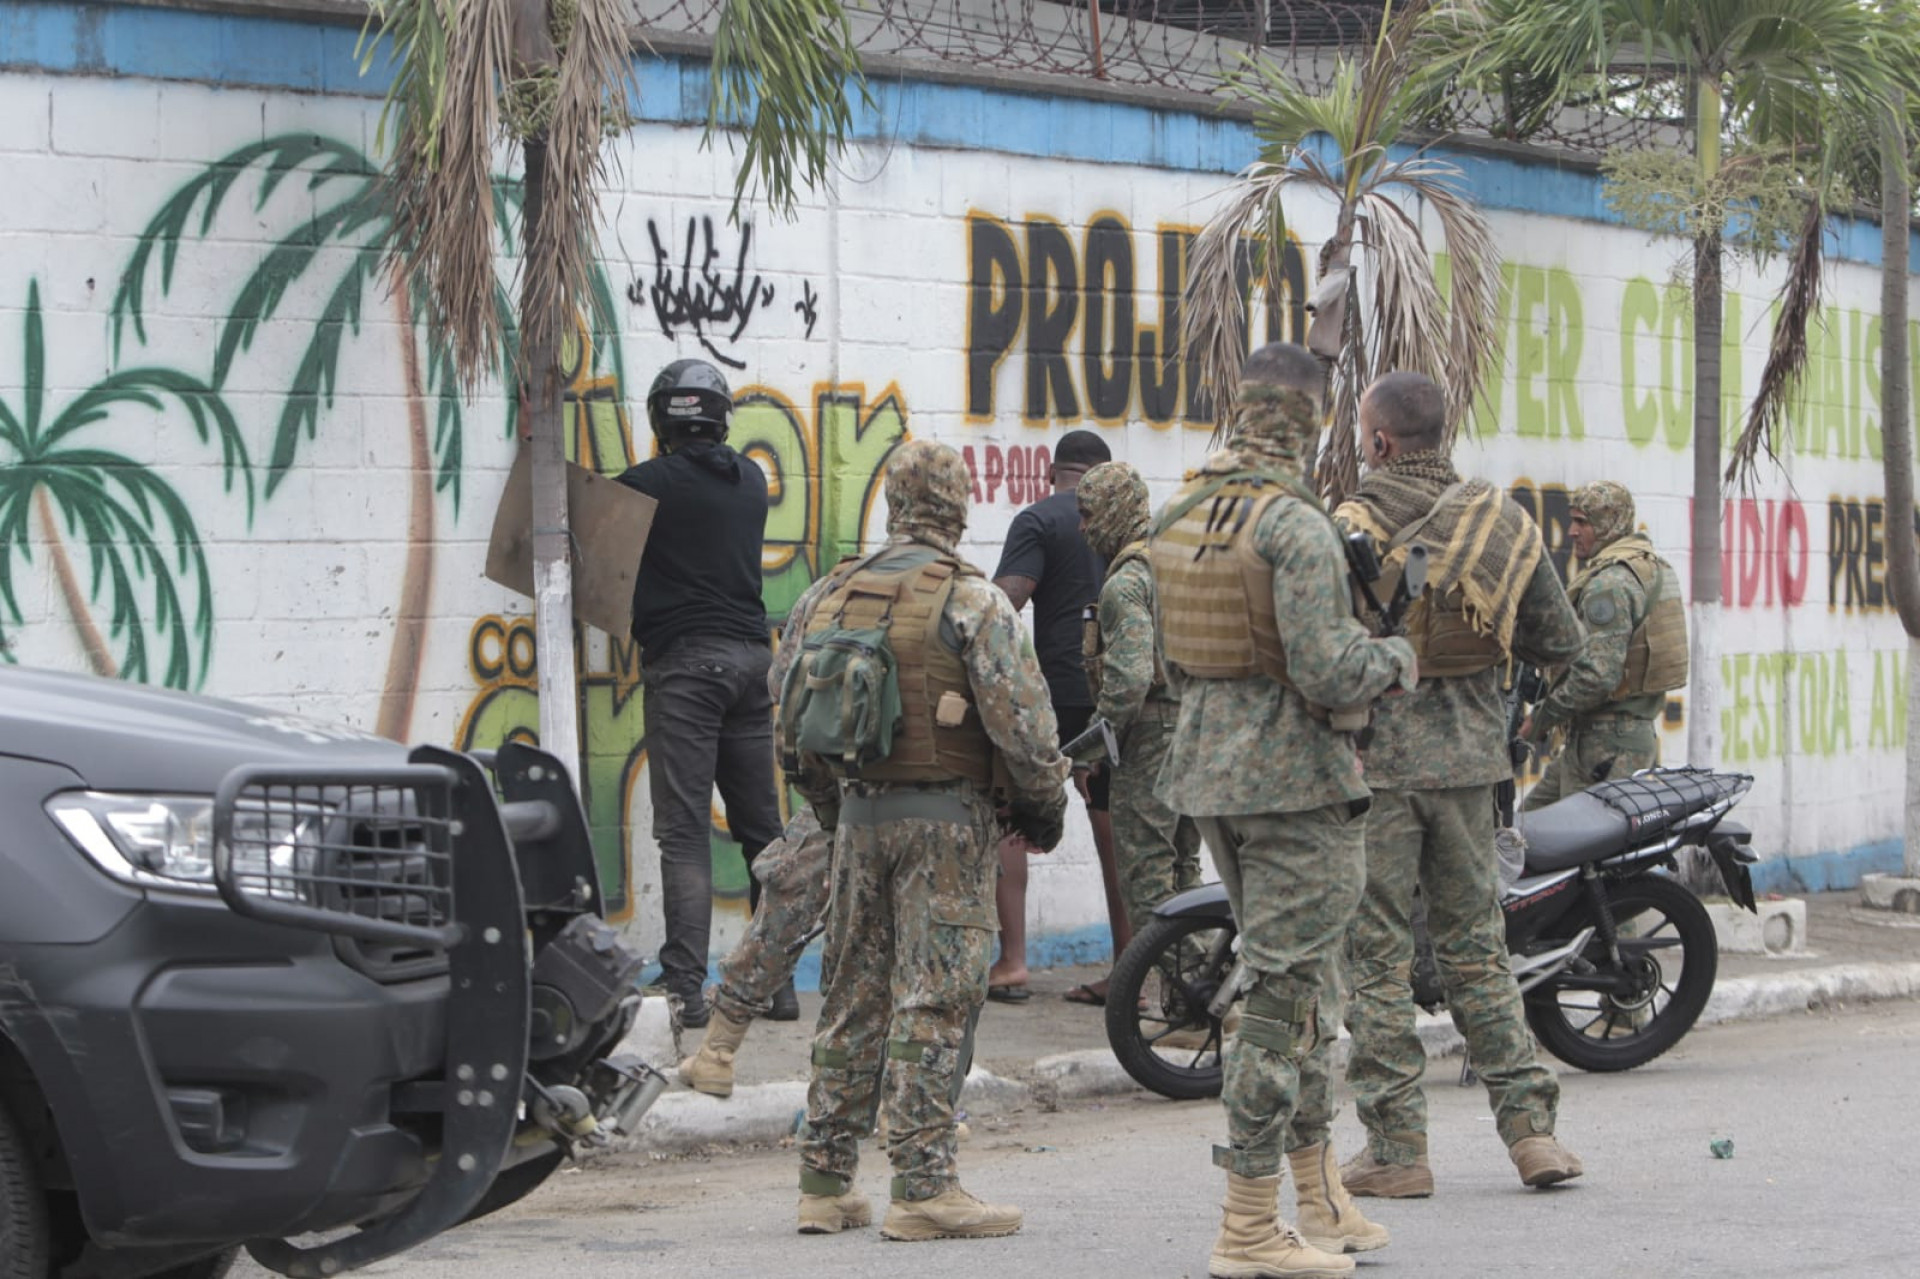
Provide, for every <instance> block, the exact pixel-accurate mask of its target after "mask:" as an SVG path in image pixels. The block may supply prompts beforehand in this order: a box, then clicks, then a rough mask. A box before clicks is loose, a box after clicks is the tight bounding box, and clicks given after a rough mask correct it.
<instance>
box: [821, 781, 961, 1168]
mask: <svg viewBox="0 0 1920 1279" xmlns="http://www.w3.org/2000/svg"><path fill="white" fill-rule="evenodd" d="M997 842H998V836H997V832H996V830H995V827H994V817H993V809H992V806H991V805H990V804H988V803H987V802H986V801H985V800H983V799H981V798H979V797H977V796H976V795H975V794H974V792H973V788H972V787H971V786H968V785H966V784H964V783H956V784H953V785H951V786H923V787H915V786H882V785H870V786H865V787H862V786H858V785H856V786H852V787H849V788H848V791H847V794H846V795H845V797H844V798H843V799H842V801H841V808H840V826H839V829H838V830H837V831H836V832H835V833H834V857H833V904H832V906H831V907H830V909H829V917H828V920H827V942H826V956H825V960H824V962H823V963H822V965H821V968H822V972H823V973H825V974H826V975H827V976H826V980H825V990H826V1002H825V1005H824V1006H823V1007H822V1008H821V1010H820V1022H819V1025H818V1027H817V1029H816V1030H815V1033H814V1040H813V1081H812V1084H811V1086H810V1087H809V1088H808V1090H807V1130H806V1133H805V1135H804V1136H803V1138H802V1140H801V1143H800V1160H801V1171H800V1188H801V1189H802V1190H803V1191H805V1192H806V1193H809V1194H840V1193H842V1192H843V1191H844V1190H845V1188H846V1187H847V1186H848V1185H849V1184H850V1183H851V1182H852V1180H853V1176H854V1172H855V1170H856V1167H857V1164H858V1160H859V1146H860V1140H861V1138H863V1137H865V1136H868V1135H869V1134H871V1133H872V1131H873V1124H874V1119H875V1116H876V1114H877V1113H878V1112H879V1110H880V1107H881V1106H883V1105H884V1107H885V1113H886V1119H887V1140H888V1154H889V1156H890V1157H891V1159H892V1161H893V1170H894V1179H893V1197H894V1198H896V1199H931V1198H933V1197H934V1196H936V1195H939V1194H942V1193H944V1192H945V1191H947V1190H949V1189H951V1188H952V1186H953V1184H954V1182H955V1179H956V1177H957V1173H956V1171H955V1166H954V1148H955V1135H954V1107H955V1105H956V1104H957V1103H958V1101H959V1098H960V1088H961V1085H962V1084H963V1083H964V1082H965V1080H966V1068H967V1063H968V1062H969V1061H970V1059H971V1057H972V1042H971V1041H972V1037H973V1027H974V1023H975V1021H976V1019H977V1018H978V1017H979V1014H980V1006H981V1004H982V1003H983V1002H984V1001H985V1000H986V996H987V963H988V960H989V959H990V958H991V956H992V951H993V935H994V932H995V930H996V929H997V928H998V927H999V923H998V919H997V917H996V915H995V913H994V906H993V891H994V874H995V871H996V870H997V869H998V867H999V858H998V854H997V853H996V851H995V847H996V844H997Z"/></svg>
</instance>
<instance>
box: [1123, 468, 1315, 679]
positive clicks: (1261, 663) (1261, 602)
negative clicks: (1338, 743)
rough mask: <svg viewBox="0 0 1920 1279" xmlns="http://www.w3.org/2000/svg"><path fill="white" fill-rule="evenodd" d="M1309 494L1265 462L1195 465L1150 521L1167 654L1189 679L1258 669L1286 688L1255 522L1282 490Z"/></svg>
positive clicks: (1268, 571)
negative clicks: (1199, 468) (1236, 466)
mask: <svg viewBox="0 0 1920 1279" xmlns="http://www.w3.org/2000/svg"><path fill="white" fill-rule="evenodd" d="M1283 496H1286V497H1295V498H1299V499H1300V500H1302V501H1306V502H1309V503H1311V504H1312V505H1313V506H1314V507H1315V508H1316V509H1318V508H1319V503H1318V502H1317V501H1315V500H1314V498H1313V495H1312V493H1310V492H1309V491H1308V490H1307V487H1306V485H1304V484H1302V483H1301V482H1300V481H1298V480H1296V479H1293V478H1292V477H1291V476H1285V475H1281V474H1278V473H1276V472H1271V471H1236V472H1233V473H1232V474H1228V475H1207V474H1204V473H1203V474H1201V475H1200V476H1198V477H1197V478H1195V479H1194V480H1193V481H1192V482H1191V483H1189V484H1188V485H1187V486H1186V487H1185V488H1183V489H1181V490H1180V493H1179V495H1178V496H1177V497H1175V498H1174V500H1173V503H1172V505H1170V506H1169V507H1167V509H1166V510H1165V511H1163V512H1162V513H1161V515H1160V518H1159V519H1157V520H1156V521H1155V522H1154V532H1153V534H1152V535H1151V537H1150V538H1149V539H1148V543H1147V554H1148V557H1149V558H1150V560H1151V561H1152V564H1153V582H1154V589H1155V590H1156V591H1157V592H1158V593H1159V597H1160V618H1161V627H1160V633H1161V642H1162V644H1163V645H1164V646H1165V650H1164V651H1165V653H1166V660H1167V662H1168V663H1169V664H1171V665H1176V666H1178V667H1179V668H1180V669H1181V670H1183V671H1185V672H1186V673H1187V674H1188V675H1190V676H1192V677H1193V678H1195V679H1248V678H1251V677H1252V676H1255V675H1265V676H1266V677H1267V678H1269V679H1273V680H1278V681H1279V682H1280V683H1282V684H1286V685H1287V686H1288V687H1292V684H1291V682H1290V681H1289V680H1288V679H1287V655H1286V652H1285V651H1284V650H1283V649H1282V648H1281V645H1280V625H1279V621H1278V619H1277V618H1276V616H1275V613H1274V606H1273V565H1271V564H1269V563H1267V561H1266V560H1264V559H1262V558H1261V557H1260V553H1259V552H1258V551H1257V550H1255V549H1254V545H1253V531H1254V529H1255V528H1256V527H1257V526H1258V525H1259V523H1260V517H1261V516H1262V515H1263V514H1265V513H1266V509H1267V507H1269V506H1271V505H1272V504H1273V503H1274V502H1275V501H1277V500H1278V499H1279V498H1281V497H1283Z"/></svg>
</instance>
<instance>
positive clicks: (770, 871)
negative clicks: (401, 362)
mask: <svg viewBox="0 0 1920 1279" xmlns="http://www.w3.org/2000/svg"><path fill="white" fill-rule="evenodd" d="M832 861H833V836H832V835H830V834H829V833H828V832H826V831H824V830H822V829H820V820H819V819H818V818H817V817H815V816H814V815H813V809H812V807H810V806H808V805H802V806H800V807H799V808H798V809H796V810H795V811H794V814H793V817H792V818H791V819H790V820H789V821H788V822H787V828H786V829H785V830H784V831H782V832H781V833H780V838H779V839H777V840H775V841H774V842H773V843H771V844H768V845H767V846H766V847H765V848H763V849H761V850H760V855H759V856H758V857H755V858H754V859H753V867H752V874H753V877H754V878H755V879H757V880H759V881H760V904H759V905H758V906H756V907H755V908H754V911H753V918H752V919H750V920H748V921H747V932H746V935H745V936H744V937H742V938H741V939H740V943H739V945H737V946H735V947H734V948H733V950H732V951H731V952H729V953H728V955H727V957H726V958H725V959H723V960H721V961H720V985H719V986H718V987H717V988H716V989H715V990H714V992H713V1006H714V1007H715V1008H718V1009H719V1010H720V1013H721V1015H722V1016H724V1017H726V1018H728V1019H729V1020H731V1021H752V1020H753V1019H754V1018H755V1017H764V1016H766V1015H767V1010H768V1009H770V1008H772V1007H773V997H774V995H775V994H776V993H778V992H779V990H780V988H781V987H782V986H784V985H786V984H787V981H788V980H789V979H790V978H791V977H792V976H793V970H794V968H795V967H797V966H798V965H799V963H800V953H801V949H802V947H801V946H800V939H801V938H802V937H805V936H806V935H807V934H808V933H809V932H811V931H812V930H813V926H814V925H815V924H818V923H819V922H820V916H821V915H823V914H825V913H826V909H827V893H828V889H829V887H830V884H829V882H828V878H827V873H828V868H829V867H830V866H831V864H832ZM822 984H823V985H824V982H823V983H822Z"/></svg>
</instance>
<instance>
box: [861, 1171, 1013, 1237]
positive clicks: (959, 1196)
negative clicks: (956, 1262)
mask: <svg viewBox="0 0 1920 1279" xmlns="http://www.w3.org/2000/svg"><path fill="white" fill-rule="evenodd" d="M1025 1220H1026V1216H1025V1214H1024V1213H1022V1212H1021V1211H1020V1210H1019V1209H1018V1208H1014V1207H1011V1206H1009V1205H1006V1204H989V1203H981V1202H980V1201H979V1200H978V1199H975V1198H974V1197H973V1196H972V1195H970V1194H968V1193H967V1192H966V1191H964V1190H962V1189H961V1188H960V1185H959V1183H958V1182H956V1183H954V1184H953V1185H952V1186H950V1187H949V1188H948V1189H947V1190H945V1191H944V1192H942V1193H940V1194H938V1195H935V1196H934V1197H933V1198H931V1199H895V1200H894V1201H893V1203H892V1205H891V1206H889V1207H888V1208H887V1219H886V1220H885V1221H883V1222H881V1223H880V1237H881V1238H882V1239H898V1240H902V1241H904V1242H907V1243H920V1242H923V1241H925V1240H928V1239H997V1238H999V1237H1000V1236H1002V1235H1012V1234H1018V1233H1019V1232H1020V1225H1021V1223H1022V1222H1023V1221H1025Z"/></svg>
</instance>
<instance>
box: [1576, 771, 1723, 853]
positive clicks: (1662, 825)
mask: <svg viewBox="0 0 1920 1279" xmlns="http://www.w3.org/2000/svg"><path fill="white" fill-rule="evenodd" d="M1752 784H1753V778H1751V777H1749V776H1747V775H1746V774H1744V773H1721V772H1716V771H1714V770H1713V769H1710V768H1649V769H1646V770H1644V771H1642V772H1638V773H1634V774H1633V775H1632V776H1630V777H1618V778H1614V779H1612V780H1610V781H1604V782H1601V783H1599V784H1598V785H1596V786H1594V787H1592V788H1591V789H1589V790H1588V791H1587V792H1586V793H1587V794H1588V795H1591V796H1592V797H1593V798H1595V799H1597V800H1599V801H1600V802H1601V803H1603V804H1605V805H1606V806H1607V807H1608V808H1611V809H1612V810H1613V811H1614V812H1616V813H1618V814H1620V815H1621V816H1622V817H1624V818H1626V819H1627V830H1628V833H1629V838H1630V839H1632V840H1634V841H1635V842H1636V843H1640V842H1652V841H1653V840H1657V839H1664V838H1666V837H1668V836H1670V835H1672V834H1673V833H1674V832H1675V831H1676V830H1678V829H1682V828H1684V827H1686V826H1687V825H1689V824H1690V823H1692V822H1693V821H1694V820H1695V819H1696V818H1698V817H1699V816H1700V815H1701V814H1702V813H1704V812H1707V811H1709V810H1711V809H1713V808H1715V807H1718V806H1721V805H1725V804H1727V803H1728V802H1729V801H1731V800H1733V799H1736V798H1738V797H1739V796H1740V795H1741V794H1743V793H1745V791H1746V790H1747V788H1748V787H1750V786H1751V785H1752Z"/></svg>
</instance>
